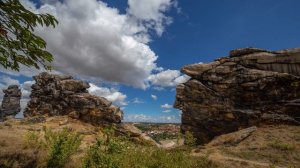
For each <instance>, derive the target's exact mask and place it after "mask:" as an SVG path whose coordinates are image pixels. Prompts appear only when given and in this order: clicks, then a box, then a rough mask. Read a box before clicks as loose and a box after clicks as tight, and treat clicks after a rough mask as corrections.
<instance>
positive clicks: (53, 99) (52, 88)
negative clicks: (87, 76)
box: [24, 73, 123, 124]
mask: <svg viewBox="0 0 300 168" xmlns="http://www.w3.org/2000/svg"><path fill="white" fill-rule="evenodd" d="M33 79H34V80H35V82H36V83H35V84H33V85H32V92H31V95H30V97H31V100H30V101H29V103H28V105H27V108H26V109H25V111H24V116H25V117H28V116H38V115H49V116H56V115H68V116H70V117H72V118H76V119H79V120H82V121H84V122H89V123H92V124H106V123H120V122H121V120H122V119H123V112H122V111H121V110H120V108H118V107H115V106H113V105H112V103H111V102H110V101H108V100H106V99H105V98H103V97H98V96H93V95H90V94H89V93H88V91H87V89H88V88H89V87H90V86H89V84H88V83H87V82H84V81H80V80H75V79H73V78H72V77H71V76H63V75H52V74H48V73H41V74H39V75H38V76H34V77H33Z"/></svg>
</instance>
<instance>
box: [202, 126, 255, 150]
mask: <svg viewBox="0 0 300 168" xmlns="http://www.w3.org/2000/svg"><path fill="white" fill-rule="evenodd" d="M256 130H257V127H256V126H253V127H249V128H245V129H242V130H239V131H236V132H233V133H229V134H224V135H220V136H218V137H216V138H214V139H213V140H212V141H211V142H209V143H208V144H207V145H206V147H210V146H221V145H226V146H231V145H237V144H239V143H240V142H242V141H243V140H245V139H246V138H248V137H249V136H250V135H251V134H252V133H253V132H254V131H256Z"/></svg>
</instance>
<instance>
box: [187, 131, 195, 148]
mask: <svg viewBox="0 0 300 168" xmlns="http://www.w3.org/2000/svg"><path fill="white" fill-rule="evenodd" d="M196 140H197V139H196V138H195V137H194V135H193V134H192V133H191V132H189V131H186V132H185V134H184V143H185V144H186V145H187V146H195V145H196Z"/></svg>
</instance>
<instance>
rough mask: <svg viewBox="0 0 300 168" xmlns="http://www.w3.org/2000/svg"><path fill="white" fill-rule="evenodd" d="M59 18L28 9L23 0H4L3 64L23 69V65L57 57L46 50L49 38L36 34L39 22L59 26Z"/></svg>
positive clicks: (0, 28) (0, 25) (0, 23)
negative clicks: (21, 66) (46, 40)
mask: <svg viewBox="0 0 300 168" xmlns="http://www.w3.org/2000/svg"><path fill="white" fill-rule="evenodd" d="M57 24H58V21H57V20H56V19H55V18H54V16H52V15H50V14H35V13H33V12H31V11H29V10H27V9H26V8H25V7H24V6H23V5H22V4H21V3H20V2H19V0H2V1H0V65H2V66H3V67H4V68H10V69H12V70H17V71H19V69H20V65H19V64H23V65H25V66H28V67H32V66H33V67H35V68H37V69H39V68H40V65H42V66H43V67H44V68H45V69H51V67H50V66H49V65H48V64H47V63H50V62H52V61H53V56H52V55H51V54H50V53H49V52H48V51H46V50H45V49H46V42H45V41H44V40H43V39H42V38H41V37H39V36H37V35H35V34H34V33H33V32H34V28H35V27H37V26H38V25H41V26H46V27H49V26H53V27H55V26H56V25H57Z"/></svg>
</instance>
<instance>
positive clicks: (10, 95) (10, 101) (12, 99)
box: [0, 85, 22, 117]
mask: <svg viewBox="0 0 300 168" xmlns="http://www.w3.org/2000/svg"><path fill="white" fill-rule="evenodd" d="M3 92H4V94H5V95H4V97H3V100H2V105H1V108H0V113H1V116H2V117H6V116H10V115H11V116H15V115H16V114H17V113H18V112H20V110H21V106H20V99H21V95H22V93H21V89H19V86H17V85H10V86H8V88H7V89H6V90H3Z"/></svg>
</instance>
